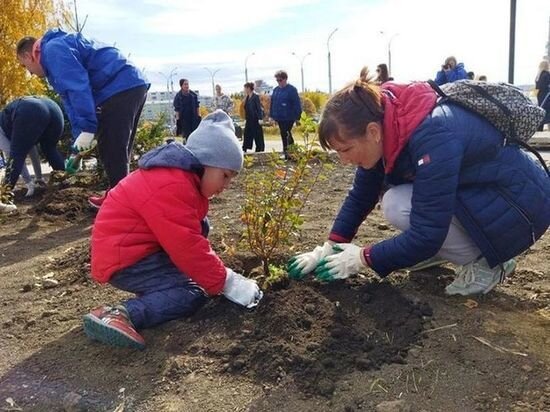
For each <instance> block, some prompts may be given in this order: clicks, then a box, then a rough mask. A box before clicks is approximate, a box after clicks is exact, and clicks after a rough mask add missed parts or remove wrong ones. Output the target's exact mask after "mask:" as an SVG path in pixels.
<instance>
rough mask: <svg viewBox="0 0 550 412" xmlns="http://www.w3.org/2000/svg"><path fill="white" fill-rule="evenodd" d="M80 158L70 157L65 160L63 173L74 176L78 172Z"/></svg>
mask: <svg viewBox="0 0 550 412" xmlns="http://www.w3.org/2000/svg"><path fill="white" fill-rule="evenodd" d="M81 160H82V158H81V157H80V156H71V157H69V158H68V159H66V160H65V172H67V173H68V174H70V175H74V174H75V173H76V172H78V171H79V170H80V166H81V163H82V162H81Z"/></svg>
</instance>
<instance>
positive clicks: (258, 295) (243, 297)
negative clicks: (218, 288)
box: [223, 268, 264, 308]
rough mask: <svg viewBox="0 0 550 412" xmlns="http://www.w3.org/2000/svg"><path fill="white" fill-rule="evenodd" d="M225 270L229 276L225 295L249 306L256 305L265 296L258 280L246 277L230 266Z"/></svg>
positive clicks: (224, 288) (224, 289)
mask: <svg viewBox="0 0 550 412" xmlns="http://www.w3.org/2000/svg"><path fill="white" fill-rule="evenodd" d="M225 270H226V272H227V276H226V278H225V286H224V287H223V295H224V296H225V297H226V298H227V299H229V300H230V301H231V302H234V303H236V304H238V305H241V306H245V307H247V308H253V307H254V306H256V305H257V304H258V303H259V302H260V300H261V299H262V298H263V296H264V294H263V292H262V291H261V290H260V288H259V286H258V284H257V283H256V281H255V280H252V279H248V278H245V277H244V276H243V275H239V274H238V273H235V272H233V271H232V270H231V269H229V268H225Z"/></svg>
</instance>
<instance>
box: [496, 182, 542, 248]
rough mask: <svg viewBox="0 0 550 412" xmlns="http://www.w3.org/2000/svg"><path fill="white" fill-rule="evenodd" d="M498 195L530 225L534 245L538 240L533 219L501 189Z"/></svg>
mask: <svg viewBox="0 0 550 412" xmlns="http://www.w3.org/2000/svg"><path fill="white" fill-rule="evenodd" d="M497 191H498V193H500V195H501V196H502V198H503V199H504V200H505V201H506V203H508V204H509V205H510V206H511V207H512V208H514V209H515V210H516V211H517V212H518V213H519V214H520V216H521V217H522V218H523V220H525V221H526V222H527V224H528V225H529V229H530V230H531V241H532V243H531V245H534V244H535V242H536V241H537V239H536V238H535V228H534V226H533V222H532V221H531V218H530V217H529V215H528V214H527V213H526V212H525V211H524V210H523V209H522V208H521V207H520V206H519V205H518V204H517V203H516V202H514V200H513V199H512V198H511V197H510V196H509V195H508V193H506V192H505V191H504V190H502V189H501V188H497Z"/></svg>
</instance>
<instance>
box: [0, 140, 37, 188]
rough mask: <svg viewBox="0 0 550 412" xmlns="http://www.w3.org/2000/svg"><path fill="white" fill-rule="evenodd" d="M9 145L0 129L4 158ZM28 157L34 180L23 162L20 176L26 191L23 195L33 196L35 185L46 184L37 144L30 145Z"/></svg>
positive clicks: (8, 150) (7, 156)
mask: <svg viewBox="0 0 550 412" xmlns="http://www.w3.org/2000/svg"><path fill="white" fill-rule="evenodd" d="M10 147H11V144H10V141H9V140H8V138H7V137H6V135H5V134H4V132H3V131H2V130H0V152H2V153H3V155H4V157H5V158H6V159H7V158H9V156H10ZM29 158H30V159H31V163H32V168H33V170H34V180H33V179H32V177H31V175H30V173H29V169H28V168H27V165H26V164H23V168H22V169H21V178H22V179H23V182H25V187H26V188H27V193H25V197H31V196H33V195H34V191H35V189H36V186H46V182H45V181H44V177H43V176H42V166H41V164H40V154H39V153H38V148H37V146H33V147H32V149H31V150H30V152H29ZM2 167H3V166H2ZM2 167H0V169H1V168H2Z"/></svg>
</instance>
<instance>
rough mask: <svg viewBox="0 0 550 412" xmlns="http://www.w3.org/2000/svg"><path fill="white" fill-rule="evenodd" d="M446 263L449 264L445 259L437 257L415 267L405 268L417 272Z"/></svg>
mask: <svg viewBox="0 0 550 412" xmlns="http://www.w3.org/2000/svg"><path fill="white" fill-rule="evenodd" d="M444 263H447V261H446V260H445V259H441V258H440V257H438V256H437V255H436V256H433V257H431V258H429V259H426V260H423V261H422V262H420V263H417V264H416V265H414V266H411V267H408V268H405V270H408V271H409V272H417V271H419V270H423V269H428V268H431V267H434V266H441V265H443V264H444Z"/></svg>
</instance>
